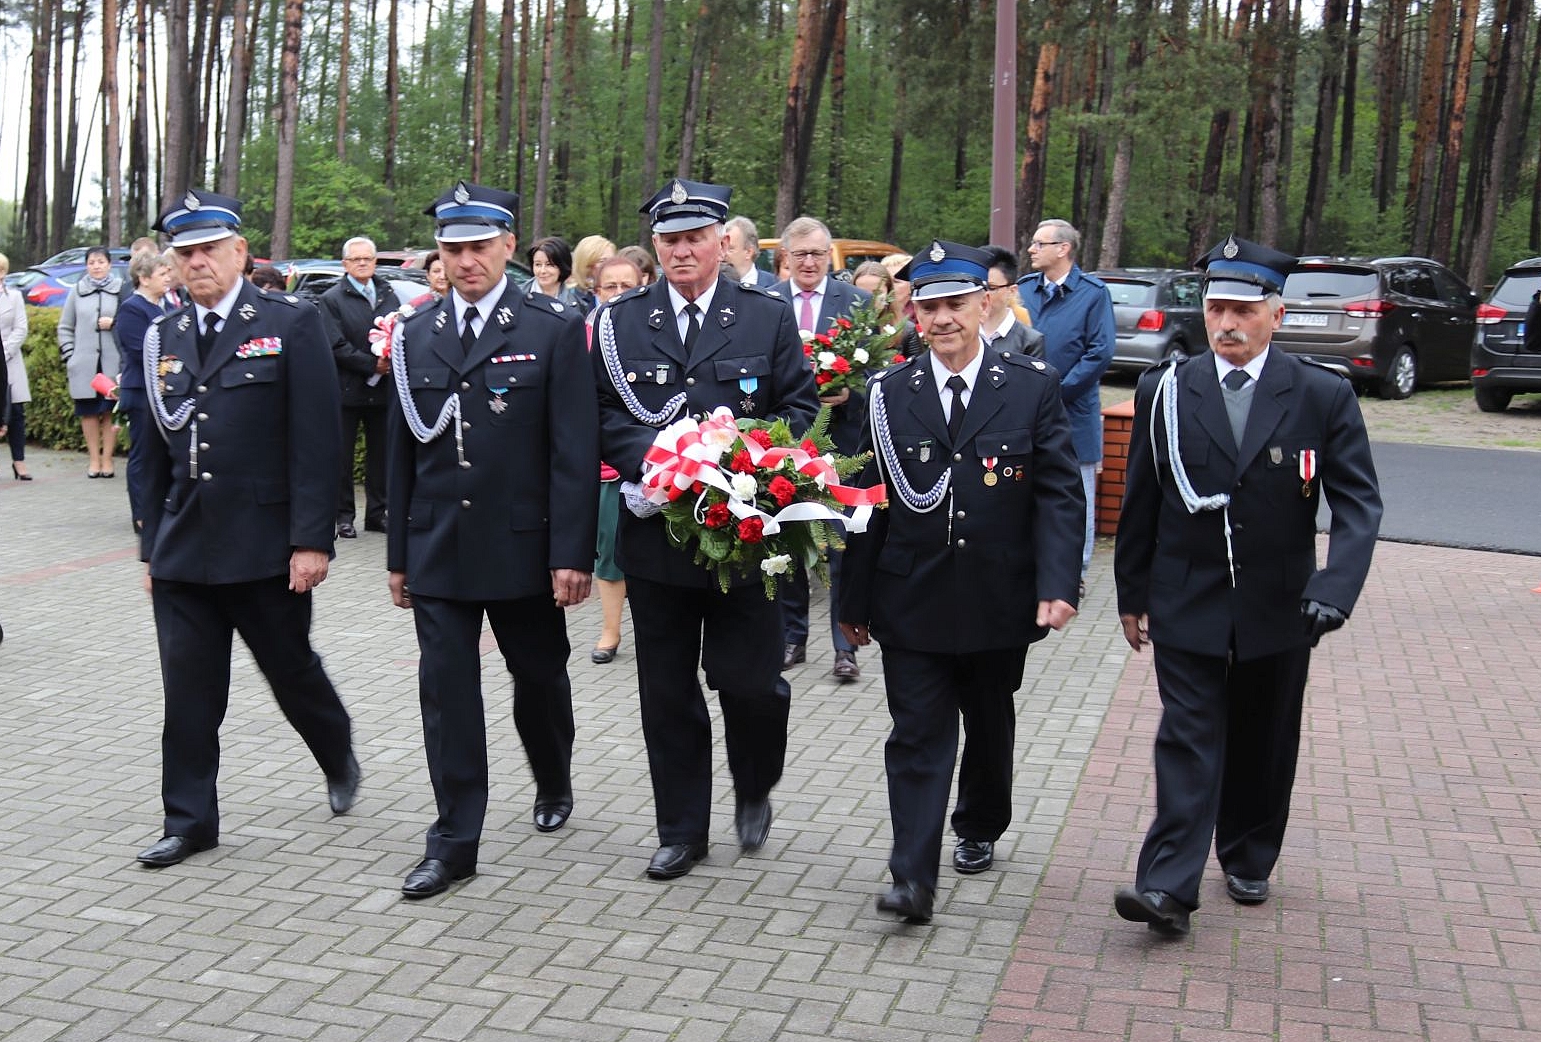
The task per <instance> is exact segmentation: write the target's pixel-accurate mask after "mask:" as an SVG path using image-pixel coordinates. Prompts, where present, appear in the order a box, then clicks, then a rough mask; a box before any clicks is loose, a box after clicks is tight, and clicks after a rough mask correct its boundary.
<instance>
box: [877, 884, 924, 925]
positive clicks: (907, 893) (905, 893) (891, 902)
mask: <svg viewBox="0 0 1541 1042" xmlns="http://www.w3.org/2000/svg"><path fill="white" fill-rule="evenodd" d="M932 899H933V895H932V893H931V891H929V890H927V889H926V888H925V887H923V886H921V885H920V884H919V883H895V884H894V885H893V886H891V887H889V888H888V893H886V894H879V895H878V911H880V912H887V913H888V914H890V915H897V916H899V917H900V918H901V919H903V920H904V921H905V922H907V923H916V924H919V923H929V922H930V921H931V902H932Z"/></svg>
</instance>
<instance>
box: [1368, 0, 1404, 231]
mask: <svg viewBox="0 0 1541 1042" xmlns="http://www.w3.org/2000/svg"><path fill="white" fill-rule="evenodd" d="M1406 27H1407V0H1386V5H1385V7H1384V8H1383V9H1382V10H1381V15H1380V31H1379V33H1378V34H1377V36H1376V57H1375V99H1376V100H1375V109H1376V111H1375V170H1374V172H1373V174H1372V175H1371V185H1370V192H1371V194H1373V195H1374V196H1375V205H1376V208H1377V209H1378V210H1379V211H1380V212H1381V213H1385V212H1386V211H1387V210H1389V209H1391V198H1392V195H1393V194H1394V193H1395V192H1396V188H1397V168H1398V166H1399V163H1400V160H1401V153H1402V133H1401V131H1402V91H1403V88H1404V84H1403V82H1402V75H1403V74H1402V48H1403V46H1404V36H1403V34H1404V31H1405V29H1406Z"/></svg>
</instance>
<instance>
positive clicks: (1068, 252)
mask: <svg viewBox="0 0 1541 1042" xmlns="http://www.w3.org/2000/svg"><path fill="white" fill-rule="evenodd" d="M1080 249H1081V235H1080V233H1079V232H1077V231H1076V230H1075V229H1074V228H1073V227H1071V225H1070V222H1068V221H1061V220H1058V219H1051V220H1047V221H1044V222H1042V223H1041V224H1039V225H1038V229H1037V231H1035V232H1033V241H1032V242H1031V243H1029V244H1028V254H1027V255H1028V259H1029V261H1030V262H1031V263H1032V266H1033V273H1032V274H1031V275H1026V276H1023V278H1021V279H1020V280H1019V281H1018V282H1017V285H1018V287H1019V288H1020V295H1021V298H1022V304H1023V306H1025V307H1026V308H1027V313H1028V314H1029V315H1030V316H1032V319H1033V328H1034V329H1036V330H1038V332H1040V333H1042V334H1043V340H1044V356H1043V357H1044V361H1046V362H1048V363H1049V364H1050V365H1051V366H1053V367H1054V371H1055V372H1057V373H1059V390H1060V399H1061V400H1062V401H1063V402H1064V403H1065V412H1066V413H1068V414H1069V416H1070V438H1071V441H1072V443H1073V444H1074V445H1075V454H1076V461H1077V462H1078V463H1079V464H1080V466H1081V487H1082V489H1083V490H1084V491H1085V493H1086V542H1085V544H1084V546H1083V547H1082V550H1081V575H1082V578H1083V581H1084V579H1085V575H1086V566H1087V565H1089V564H1090V563H1091V559H1092V539H1093V538H1094V536H1095V535H1096V532H1097V521H1096V510H1095V507H1094V504H1095V503H1096V498H1097V472H1098V471H1099V470H1101V469H1102V400H1101V396H1100V394H1099V393H1098V388H1099V386H1100V385H1101V382H1102V374H1103V373H1105V372H1107V371H1108V364H1109V363H1111V362H1112V361H1113V346H1114V341H1115V339H1116V337H1117V332H1116V329H1115V327H1114V324H1113V298H1112V297H1110V296H1109V295H1108V288H1107V286H1105V285H1104V284H1103V283H1102V280H1101V279H1099V278H1097V277H1096V276H1095V275H1088V274H1086V272H1084V271H1082V270H1081V266H1080V265H1079V264H1077V263H1076V254H1077V253H1078V252H1079V251H1080Z"/></svg>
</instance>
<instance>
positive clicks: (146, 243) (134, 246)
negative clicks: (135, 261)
mask: <svg viewBox="0 0 1541 1042" xmlns="http://www.w3.org/2000/svg"><path fill="white" fill-rule="evenodd" d="M140 250H154V251H155V252H156V253H160V252H161V244H160V243H159V242H157V241H156V239H155V236H153V235H141V236H140V237H139V238H137V239H135V240H134V241H133V242H131V243H129V246H128V255H129V256H130V257H133V255H134V254H136V253H138V252H139V251H140Z"/></svg>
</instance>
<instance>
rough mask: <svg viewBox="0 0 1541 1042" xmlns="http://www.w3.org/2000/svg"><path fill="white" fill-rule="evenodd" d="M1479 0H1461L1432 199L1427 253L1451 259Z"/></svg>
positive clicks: (1442, 259)
mask: <svg viewBox="0 0 1541 1042" xmlns="http://www.w3.org/2000/svg"><path fill="white" fill-rule="evenodd" d="M1479 6H1480V2H1479V0H1461V19H1460V24H1459V27H1458V30H1457V33H1456V44H1455V73H1454V76H1453V77H1452V79H1451V83H1450V108H1449V113H1450V114H1449V118H1448V119H1447V120H1446V122H1445V143H1444V148H1443V149H1442V150H1441V153H1442V154H1441V157H1440V158H1441V162H1440V169H1439V191H1438V195H1437V198H1436V201H1435V203H1434V230H1433V233H1432V234H1431V236H1430V239H1429V254H1428V255H1429V256H1430V257H1433V258H1434V259H1435V260H1437V261H1441V262H1443V263H1447V264H1448V263H1450V261H1451V259H1452V257H1453V251H1452V249H1451V247H1452V245H1453V241H1454V235H1455V198H1456V191H1457V188H1458V182H1459V179H1460V171H1461V147H1462V143H1463V142H1464V140H1465V135H1466V99H1467V95H1468V93H1469V92H1470V89H1471V63H1472V56H1473V54H1474V53H1475V51H1476V38H1477V8H1478V7H1479Z"/></svg>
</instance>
